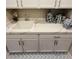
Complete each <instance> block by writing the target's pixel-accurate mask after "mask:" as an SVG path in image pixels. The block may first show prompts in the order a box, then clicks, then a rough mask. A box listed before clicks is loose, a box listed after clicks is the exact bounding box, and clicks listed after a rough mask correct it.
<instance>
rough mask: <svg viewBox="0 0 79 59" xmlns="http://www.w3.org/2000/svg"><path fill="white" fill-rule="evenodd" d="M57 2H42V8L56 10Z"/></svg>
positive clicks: (49, 0) (45, 0)
mask: <svg viewBox="0 0 79 59" xmlns="http://www.w3.org/2000/svg"><path fill="white" fill-rule="evenodd" d="M54 6H55V0H40V8H54Z"/></svg>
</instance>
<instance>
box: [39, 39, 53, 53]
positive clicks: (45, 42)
mask: <svg viewBox="0 0 79 59" xmlns="http://www.w3.org/2000/svg"><path fill="white" fill-rule="evenodd" d="M39 46H40V52H52V51H53V40H52V39H48V38H47V39H45V38H43V39H40V41H39Z"/></svg>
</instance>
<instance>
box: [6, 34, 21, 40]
mask: <svg viewBox="0 0 79 59" xmlns="http://www.w3.org/2000/svg"><path fill="white" fill-rule="evenodd" d="M21 37H22V35H20V34H7V35H6V38H7V39H8V38H21Z"/></svg>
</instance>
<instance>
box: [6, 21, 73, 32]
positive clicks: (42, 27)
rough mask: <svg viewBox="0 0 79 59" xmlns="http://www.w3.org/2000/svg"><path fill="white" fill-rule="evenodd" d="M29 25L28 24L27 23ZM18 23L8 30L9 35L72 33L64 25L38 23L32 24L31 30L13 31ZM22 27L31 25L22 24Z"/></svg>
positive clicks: (20, 29)
mask: <svg viewBox="0 0 79 59" xmlns="http://www.w3.org/2000/svg"><path fill="white" fill-rule="evenodd" d="M27 23H28V22H27ZM17 24H18V23H16V24H13V25H12V26H11V27H10V28H8V29H7V30H6V31H7V33H16V32H19V33H23V32H27V33H31V32H33V33H34V32H37V33H38V32H39V33H41V32H42V33H48V32H69V33H71V32H72V30H71V29H65V28H64V27H63V26H62V24H53V23H37V24H31V25H32V27H31V28H30V29H28V28H19V29H13V27H15V26H17V27H18V25H17ZM22 26H29V24H24V23H22Z"/></svg>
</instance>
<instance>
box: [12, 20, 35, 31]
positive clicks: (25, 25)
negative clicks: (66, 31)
mask: <svg viewBox="0 0 79 59" xmlns="http://www.w3.org/2000/svg"><path fill="white" fill-rule="evenodd" d="M33 25H34V22H33V21H18V22H17V23H16V24H15V25H14V26H13V27H12V31H30V30H31V29H32V28H33Z"/></svg>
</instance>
